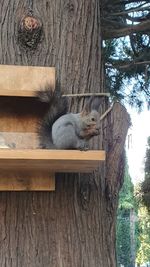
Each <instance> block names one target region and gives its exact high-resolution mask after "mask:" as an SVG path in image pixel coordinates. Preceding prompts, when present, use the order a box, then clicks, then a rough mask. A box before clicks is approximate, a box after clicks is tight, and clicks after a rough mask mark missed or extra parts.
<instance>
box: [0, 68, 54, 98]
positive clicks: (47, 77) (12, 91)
mask: <svg viewBox="0 0 150 267" xmlns="http://www.w3.org/2000/svg"><path fill="white" fill-rule="evenodd" d="M47 84H49V85H50V86H51V88H55V68H50V67H34V66H15V65H0V96H18V97H19V96H20V97H23V96H24V97H31V96H32V97H34V96H35V91H36V90H39V89H40V88H44V87H45V86H46V85H47Z"/></svg>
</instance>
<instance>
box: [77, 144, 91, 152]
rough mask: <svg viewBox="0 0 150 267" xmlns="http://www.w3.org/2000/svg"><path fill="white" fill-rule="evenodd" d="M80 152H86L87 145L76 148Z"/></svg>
mask: <svg viewBox="0 0 150 267" xmlns="http://www.w3.org/2000/svg"><path fill="white" fill-rule="evenodd" d="M78 149H79V150H80V151H87V150H89V146H88V145H87V144H84V145H81V146H79V148H78Z"/></svg>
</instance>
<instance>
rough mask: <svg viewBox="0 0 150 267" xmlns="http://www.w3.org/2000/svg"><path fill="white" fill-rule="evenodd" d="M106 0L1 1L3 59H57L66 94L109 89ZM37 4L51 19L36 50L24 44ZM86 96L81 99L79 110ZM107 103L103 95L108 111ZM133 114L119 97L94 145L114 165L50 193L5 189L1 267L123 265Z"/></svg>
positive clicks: (64, 181)
mask: <svg viewBox="0 0 150 267" xmlns="http://www.w3.org/2000/svg"><path fill="white" fill-rule="evenodd" d="M99 2H100V1H99V0H82V1H81V0H80V1H79V0H72V1H66V0H51V1H50V0H43V1H40V0H35V1H29V0H28V1H27V0H24V1H22V0H11V1H9V0H1V3H0V10H1V16H0V32H1V37H0V38H1V40H0V41H1V46H0V63H1V64H21V65H41V66H55V67H56V70H57V81H58V82H59V83H60V85H61V88H62V90H64V92H65V93H78V92H79V93H84V92H86V93H87V92H98V91H101V92H102V91H103V77H102V75H103V74H102V66H101V47H100V44H101V31H100V7H99ZM29 9H30V14H31V13H32V12H31V9H33V14H34V15H35V16H37V17H39V18H40V19H41V21H42V24H43V37H42V40H41V41H40V43H39V45H38V46H37V48H36V50H32V51H31V50H30V49H29V48H26V49H25V48H24V47H21V46H20V44H19V43H18V22H19V21H20V19H22V17H23V16H24V15H26V14H28V10H29ZM83 102H84V98H82V99H78V98H77V99H75V100H74V99H73V100H72V101H71V103H70V107H71V109H72V111H77V110H79V109H80V108H81V107H82V105H83ZM106 108H107V103H106V101H104V99H103V98H102V106H101V112H104V111H105V109H106ZM128 126H129V118H128V115H127V113H126V111H125V109H124V108H123V107H121V106H120V105H119V104H115V105H114V108H113V110H112V112H111V113H110V114H109V115H108V116H107V118H106V119H105V120H103V121H102V122H101V136H100V137H98V138H95V139H94V141H93V142H92V144H91V146H92V147H93V148H104V149H106V152H107V161H106V164H101V165H100V167H99V170H97V171H95V172H94V173H93V174H91V175H84V174H79V175H73V174H70V175H58V176H57V179H56V191H55V192H53V193H52V192H50V193H42V192H39V193H36V192H33V193H28V192H26V193H25V192H22V193H15V192H10V193H5V192H3V193H0V243H1V249H0V266H2V267H11V266H12V267H20V266H21V267H26V266H28V267H48V266H53V267H115V266H116V262H115V215H116V207H117V199H118V190H119V187H120V184H121V179H122V171H123V146H124V141H125V136H126V132H127V129H128Z"/></svg>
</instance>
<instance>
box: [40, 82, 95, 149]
mask: <svg viewBox="0 0 150 267" xmlns="http://www.w3.org/2000/svg"><path fill="white" fill-rule="evenodd" d="M36 96H37V97H38V99H39V100H40V101H41V102H44V103H47V112H46V114H45V116H44V118H43V119H42V120H41V122H40V123H39V128H38V137H39V143H40V144H39V146H40V148H44V149H78V150H88V142H89V140H90V139H91V138H92V137H93V136H97V135H99V134H100V132H99V129H98V127H97V123H98V119H99V113H98V111H97V109H98V107H99V104H100V103H99V102H100V101H99V98H97V97H94V96H92V97H90V98H89V100H88V102H87V103H86V105H85V106H84V108H83V110H82V112H80V113H68V101H67V97H66V96H62V94H61V93H60V92H59V91H58V90H57V88H56V90H55V91H53V90H52V89H51V88H50V86H46V88H44V90H39V91H38V92H37V94H36Z"/></svg>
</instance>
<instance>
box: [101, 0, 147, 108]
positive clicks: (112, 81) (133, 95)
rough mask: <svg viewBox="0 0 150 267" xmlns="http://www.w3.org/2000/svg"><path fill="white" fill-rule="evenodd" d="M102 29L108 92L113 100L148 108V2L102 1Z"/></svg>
mask: <svg viewBox="0 0 150 267" xmlns="http://www.w3.org/2000/svg"><path fill="white" fill-rule="evenodd" d="M110 10H111V12H110ZM103 14H104V15H103ZM131 25H132V27H131ZM144 25H147V28H145V29H144ZM102 26H103V27H104V34H103V36H104V37H103V39H104V41H103V55H104V61H105V74H106V88H107V90H109V91H110V93H111V96H112V98H113V99H114V100H116V99H117V100H119V101H123V102H127V103H129V104H130V105H132V106H136V107H138V109H141V108H142V105H143V103H144V102H146V103H147V106H148V107H150V3H149V1H142V2H140V1H132V0H131V1H115V0H113V1H107V5H106V6H105V1H104V7H103V12H102ZM112 27H113V28H114V29H113V30H112V31H111V29H112ZM131 28H132V29H131ZM106 29H107V30H106ZM129 29H130V30H129ZM105 34H106V36H105ZM115 34H116V35H115ZM119 34H120V35H119ZM108 35H110V36H108ZM111 35H112V37H111ZM108 37H109V38H108Z"/></svg>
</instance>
